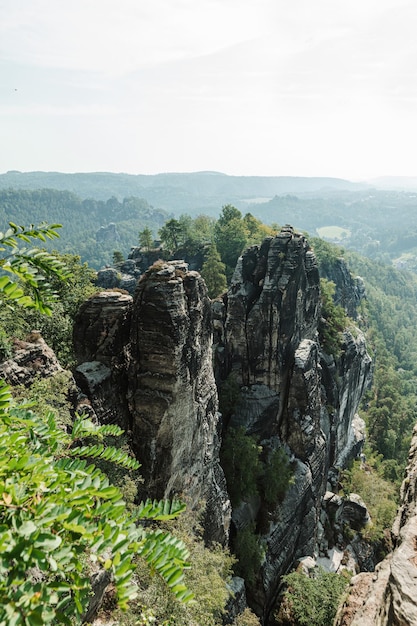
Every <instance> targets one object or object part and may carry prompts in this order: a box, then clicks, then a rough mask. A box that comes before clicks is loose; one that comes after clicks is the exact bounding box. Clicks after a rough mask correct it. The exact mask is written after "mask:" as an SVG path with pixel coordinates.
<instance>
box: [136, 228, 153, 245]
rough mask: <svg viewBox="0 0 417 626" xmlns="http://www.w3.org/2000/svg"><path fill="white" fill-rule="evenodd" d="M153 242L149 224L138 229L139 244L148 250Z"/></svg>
mask: <svg viewBox="0 0 417 626" xmlns="http://www.w3.org/2000/svg"><path fill="white" fill-rule="evenodd" d="M152 244H153V235H152V231H151V229H150V228H149V226H146V227H145V228H144V229H143V230H141V231H139V245H140V247H141V248H144V249H145V250H150V249H151V248H152Z"/></svg>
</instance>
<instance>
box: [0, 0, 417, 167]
mask: <svg viewBox="0 0 417 626" xmlns="http://www.w3.org/2000/svg"><path fill="white" fill-rule="evenodd" d="M416 32H417V3H416V2H415V1H403V0H349V1H348V0H343V1H341V0H146V1H145V0H117V2H116V0H70V1H69V0H0V172H4V171H7V170H10V169H18V170H22V171H28V170H55V171H66V172H75V171H78V172H81V171H114V172H129V173H133V174H136V173H144V174H146V173H156V172H168V171H176V172H185V171H187V172H190V171H199V170H217V171H222V172H225V173H227V174H244V175H278V176H279V175H294V176H341V177H345V178H351V179H360V178H366V177H372V176H377V175H407V176H413V175H417V165H416V164H417V156H416V152H417V34H416Z"/></svg>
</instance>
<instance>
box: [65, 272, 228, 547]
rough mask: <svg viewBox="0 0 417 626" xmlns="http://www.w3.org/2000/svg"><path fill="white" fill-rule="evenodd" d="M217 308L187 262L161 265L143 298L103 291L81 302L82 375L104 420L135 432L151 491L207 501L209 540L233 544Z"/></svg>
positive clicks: (145, 280) (141, 288) (148, 276)
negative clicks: (216, 363)
mask: <svg viewBox="0 0 417 626" xmlns="http://www.w3.org/2000/svg"><path fill="white" fill-rule="evenodd" d="M211 344H212V333H211V309H210V301H209V299H208V297H207V290H206V286H205V283H204V281H203V280H202V278H201V277H200V276H199V274H197V273H196V272H189V271H188V269H187V267H186V265H185V264H184V263H183V262H168V263H164V262H162V261H161V262H159V263H157V264H154V265H153V266H152V267H151V268H150V269H149V270H148V271H147V272H146V273H145V274H144V275H143V277H142V279H141V281H140V283H139V285H138V289H137V292H136V294H135V298H134V300H133V299H132V298H131V297H130V296H129V295H126V294H121V293H120V292H102V293H100V294H98V295H96V296H93V297H92V298H90V300H88V301H87V302H86V303H85V304H84V305H83V307H82V308H81V310H80V312H79V314H78V316H77V319H76V324H75V331H74V346H75V351H76V354H77V358H78V362H79V365H78V367H77V369H76V378H77V381H78V383H79V385H80V386H81V388H82V389H83V391H84V392H85V393H86V394H87V395H88V396H89V397H90V398H91V401H92V403H93V406H94V409H95V410H96V412H97V413H98V415H99V417H100V419H103V418H104V419H105V420H106V421H116V420H117V421H119V423H121V424H122V425H124V426H125V427H126V426H127V427H128V428H129V430H130V431H131V433H132V443H133V447H134V449H135V451H136V453H137V455H138V458H139V459H140V461H141V463H142V470H141V471H142V474H143V476H144V478H145V484H146V494H145V493H144V495H146V496H151V497H156V498H163V497H171V496H172V495H177V494H181V496H182V497H184V498H185V499H186V500H187V502H188V504H189V505H190V506H191V507H197V506H199V504H200V502H201V501H205V502H206V517H207V536H208V537H209V538H210V539H211V540H216V541H219V542H221V543H225V542H226V541H227V537H228V528H229V521H230V503H229V499H228V496H227V492H226V484H225V479H224V475H223V471H222V469H221V467H220V464H219V454H218V452H219V446H220V439H219V435H218V421H219V414H218V401H217V390H216V385H215V381H214V376H213V368H212V347H211Z"/></svg>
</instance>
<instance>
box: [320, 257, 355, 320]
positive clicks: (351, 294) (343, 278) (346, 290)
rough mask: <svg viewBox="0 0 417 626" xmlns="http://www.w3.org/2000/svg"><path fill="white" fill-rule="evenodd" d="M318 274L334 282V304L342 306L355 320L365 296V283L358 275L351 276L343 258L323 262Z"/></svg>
mask: <svg viewBox="0 0 417 626" xmlns="http://www.w3.org/2000/svg"><path fill="white" fill-rule="evenodd" d="M320 274H321V276H322V277H323V278H327V280H331V281H332V282H333V283H334V284H335V294H334V301H335V304H338V305H340V306H341V307H343V308H344V309H345V311H346V313H347V315H349V317H351V318H352V319H354V320H356V318H357V315H358V306H359V304H360V302H361V300H363V299H364V298H365V285H364V282H363V279H362V278H361V277H360V276H355V277H354V276H352V274H351V273H350V271H349V268H348V267H347V265H346V262H345V260H344V259H343V258H341V257H340V258H338V259H335V260H334V261H333V262H332V263H324V265H323V267H322V268H321V271H320Z"/></svg>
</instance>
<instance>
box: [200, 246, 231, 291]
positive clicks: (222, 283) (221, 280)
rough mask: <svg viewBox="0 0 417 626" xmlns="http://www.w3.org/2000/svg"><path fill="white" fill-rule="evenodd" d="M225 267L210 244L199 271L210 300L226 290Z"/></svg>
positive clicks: (214, 247)
mask: <svg viewBox="0 0 417 626" xmlns="http://www.w3.org/2000/svg"><path fill="white" fill-rule="evenodd" d="M225 270H226V266H225V264H224V263H222V261H221V259H220V254H219V253H218V251H217V248H216V246H215V244H211V246H210V248H209V251H208V254H207V258H206V260H205V262H204V264H203V267H202V269H201V275H202V277H203V278H204V280H205V281H206V285H207V289H208V294H209V296H210V298H215V297H216V296H218V295H220V294H221V293H223V292H224V291H226V288H227V281H226V273H225Z"/></svg>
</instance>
